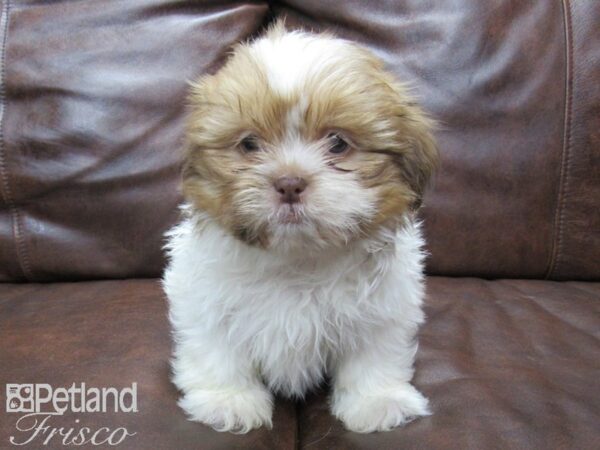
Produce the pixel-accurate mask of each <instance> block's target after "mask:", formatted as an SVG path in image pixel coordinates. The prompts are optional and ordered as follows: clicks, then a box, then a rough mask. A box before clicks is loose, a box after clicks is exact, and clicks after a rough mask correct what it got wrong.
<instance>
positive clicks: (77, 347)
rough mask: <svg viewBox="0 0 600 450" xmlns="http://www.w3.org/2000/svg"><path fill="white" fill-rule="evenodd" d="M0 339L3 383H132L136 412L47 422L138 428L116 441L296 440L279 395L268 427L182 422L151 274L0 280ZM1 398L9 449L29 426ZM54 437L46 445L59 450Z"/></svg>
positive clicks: (144, 445) (128, 444) (291, 414)
mask: <svg viewBox="0 0 600 450" xmlns="http://www.w3.org/2000/svg"><path fill="white" fill-rule="evenodd" d="M0 342H1V343H2V345H0V362H1V363H0V387H1V388H2V389H3V390H4V389H5V384H6V383H48V384H50V385H51V386H52V387H54V388H58V387H70V386H71V385H72V384H73V383H76V384H77V385H79V383H81V382H84V383H86V385H87V386H88V387H98V388H101V387H116V388H123V387H128V386H131V383H133V382H136V383H137V397H138V409H139V411H138V412H137V413H123V412H119V413H115V412H108V413H79V414H75V413H70V412H67V413H65V414H64V415H63V416H55V417H53V418H52V420H51V421H50V423H51V426H52V427H57V428H58V427H65V428H66V429H67V428H71V427H73V426H75V428H76V429H77V430H78V429H79V428H80V427H81V426H88V427H91V428H92V429H93V430H96V429H98V428H100V427H109V428H110V429H111V430H115V429H116V428H118V427H126V428H127V429H128V431H129V432H130V433H132V432H135V433H137V434H136V435H135V436H133V437H129V438H127V439H126V440H125V441H124V442H123V444H121V445H120V446H119V447H123V448H127V449H175V448H177V449H197V448H206V449H236V448H239V449H246V448H256V449H264V450H268V449H273V448H277V449H286V448H289V449H292V448H294V443H295V439H296V421H295V410H294V405H293V404H292V403H290V402H283V401H278V402H277V404H276V409H275V411H276V412H275V415H274V420H273V425H274V429H273V431H271V432H270V431H267V430H265V429H262V430H258V431H254V432H251V433H250V434H248V435H246V436H239V435H234V434H231V433H218V432H216V431H213V430H212V429H210V428H209V427H206V426H204V425H202V424H199V423H195V422H190V421H188V420H186V418H185V415H184V413H183V411H182V410H181V409H179V407H178V406H177V403H176V402H177V397H178V394H177V391H176V389H175V387H174V386H173V385H172V384H171V383H170V381H169V356H170V349H171V342H170V333H169V326H168V321H167V308H166V302H165V300H164V298H163V294H162V291H161V288H160V284H159V283H158V282H157V281H154V280H130V281H99V282H81V283H56V284H48V285H43V284H25V285H16V284H15V285H13V284H0ZM3 392H4V391H3ZM3 398H4V396H3ZM3 405H4V402H3ZM3 405H2V409H1V410H0V442H1V444H0V447H2V448H5V446H7V445H8V446H10V444H9V443H8V439H9V437H10V436H15V438H17V439H18V442H22V441H23V440H24V439H25V438H26V437H27V436H30V433H29V432H27V433H25V432H23V433H19V432H17V430H16V428H15V423H16V421H17V419H18V418H19V417H21V416H22V415H23V414H21V413H6V412H5V411H6V410H5V409H4V406H3ZM77 419H79V420H80V423H79V424H77V425H76V423H75V420H77ZM59 440H60V437H59V438H55V440H53V441H51V445H49V446H48V448H62V446H61V445H58V442H59ZM42 442H43V438H37V439H36V440H35V443H37V445H35V444H32V445H33V447H32V446H31V445H30V446H28V448H42V447H43V446H42ZM90 447H91V446H90ZM117 448H118V447H117Z"/></svg>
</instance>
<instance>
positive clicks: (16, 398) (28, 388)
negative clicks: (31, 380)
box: [6, 383, 34, 413]
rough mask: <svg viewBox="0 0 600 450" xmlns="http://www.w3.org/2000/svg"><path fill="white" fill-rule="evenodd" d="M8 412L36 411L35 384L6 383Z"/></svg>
mask: <svg viewBox="0 0 600 450" xmlns="http://www.w3.org/2000/svg"><path fill="white" fill-rule="evenodd" d="M6 412H26V413H27V412H34V405H33V385H32V384H14V383H9V384H7V385H6Z"/></svg>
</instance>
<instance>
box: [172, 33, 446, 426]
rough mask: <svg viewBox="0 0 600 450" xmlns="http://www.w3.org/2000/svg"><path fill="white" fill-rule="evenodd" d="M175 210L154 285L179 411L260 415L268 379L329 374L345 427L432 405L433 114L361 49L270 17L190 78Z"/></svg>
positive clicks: (288, 382)
mask: <svg viewBox="0 0 600 450" xmlns="http://www.w3.org/2000/svg"><path fill="white" fill-rule="evenodd" d="M190 106H191V114H190V118H189V123H188V128H187V144H186V148H187V149H186V155H185V164H184V170H183V192H184V195H185V198H186V204H185V206H183V208H182V210H183V216H184V217H183V220H182V222H181V223H180V224H179V225H177V226H175V227H174V228H173V229H172V230H171V231H169V232H168V233H167V236H168V244H167V246H166V248H167V251H168V256H169V264H168V267H167V269H166V272H165V274H164V279H163V285H164V290H165V292H166V295H167V297H168V300H169V306H170V321H171V324H172V327H173V335H174V340H175V349H174V357H173V361H172V369H173V382H174V383H175V385H176V386H177V387H178V388H179V390H180V391H181V393H182V397H181V399H180V401H179V405H180V406H181V408H183V410H184V411H185V412H186V413H187V415H188V416H189V418H190V419H191V420H195V421H199V422H203V423H205V424H207V425H210V426H212V427H213V428H214V429H216V430H218V431H233V432H238V433H245V432H247V431H249V430H251V429H253V428H257V427H260V426H267V427H271V417H272V410H273V394H274V393H279V394H281V395H284V396H289V397H296V398H297V397H302V396H303V395H304V394H305V393H306V392H307V390H309V389H311V388H313V387H315V386H317V385H319V383H321V382H322V381H323V379H324V376H328V377H330V378H331V381H332V383H333V392H332V395H331V412H332V413H333V414H334V415H335V416H336V417H337V418H339V419H340V420H341V421H342V422H343V423H344V425H345V426H346V427H347V428H348V429H349V430H352V431H357V432H371V431H384V430H390V429H391V428H393V427H395V426H398V425H401V424H403V423H405V422H407V421H408V420H410V419H411V418H414V417H417V416H422V415H426V414H428V413H429V410H428V404H427V400H426V398H425V397H424V396H423V395H421V393H419V392H418V391H417V390H416V389H415V388H414V387H413V386H412V385H411V384H410V381H411V378H412V376H413V360H414V356H415V352H416V349H417V344H416V341H415V336H416V333H417V329H418V327H419V324H421V323H422V322H423V320H424V316H423V312H422V310H421V303H422V299H423V294H424V292H423V289H424V288H423V274H422V270H423V251H422V246H423V239H422V237H421V232H420V231H419V224H418V223H417V222H416V221H415V218H414V212H415V211H416V209H417V208H418V207H419V205H420V204H421V198H422V195H423V190H424V188H425V186H426V184H427V181H428V179H429V178H430V175H431V173H432V171H433V169H434V167H435V165H436V161H437V157H438V155H437V150H436V147H435V144H434V141H433V138H432V136H431V134H430V128H431V122H430V121H429V120H428V119H427V118H426V116H425V115H424V113H423V112H422V111H421V110H420V109H419V108H418V107H417V105H415V103H413V101H411V99H410V98H409V97H408V96H407V94H406V92H405V90H404V88H403V87H402V85H400V84H399V83H398V82H396V81H395V80H394V78H393V77H392V76H391V75H390V74H389V73H387V72H386V71H385V70H384V68H383V64H382V62H381V61H380V60H379V59H377V58H376V57H375V56H373V55H372V54H371V53H369V52H368V51H367V50H365V49H363V48H361V47H359V46H357V45H355V44H353V43H350V42H348V41H345V40H342V39H338V38H336V37H334V36H331V35H328V34H311V33H305V32H297V31H296V32H287V31H286V30H285V28H284V26H283V25H282V24H281V23H279V24H277V25H275V26H273V27H272V28H271V29H270V30H269V31H268V32H267V33H266V34H265V35H264V36H263V37H261V38H258V39H256V40H254V41H253V42H250V43H244V44H239V45H237V46H236V47H235V48H234V50H233V52H232V55H231V57H230V58H229V60H228V61H227V62H226V64H225V66H224V67H223V68H222V69H221V70H220V71H219V72H217V73H216V74H215V75H208V76H205V77H203V78H201V79H200V80H199V81H198V82H196V83H195V84H193V85H192V91H191V96H190Z"/></svg>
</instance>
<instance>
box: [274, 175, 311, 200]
mask: <svg viewBox="0 0 600 450" xmlns="http://www.w3.org/2000/svg"><path fill="white" fill-rule="evenodd" d="M307 184H308V183H307V182H306V180H305V179H304V178H300V177H281V178H278V179H277V180H275V183H274V184H273V185H274V186H275V190H276V191H277V192H278V193H279V195H280V196H281V201H282V202H284V203H298V202H299V201H300V194H302V192H304V190H305V189H306V186H307Z"/></svg>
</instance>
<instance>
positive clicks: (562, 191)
mask: <svg viewBox="0 0 600 450" xmlns="http://www.w3.org/2000/svg"><path fill="white" fill-rule="evenodd" d="M562 7H563V18H564V33H565V61H566V65H567V67H566V71H565V75H566V80H565V121H564V133H563V151H562V158H561V166H560V183H559V191H558V199H557V202H556V212H555V217H554V240H553V247H552V254H551V259H550V263H549V264H548V270H547V272H546V277H545V278H546V279H548V278H550V277H552V276H553V275H555V274H556V271H557V267H558V266H559V263H560V259H561V256H562V246H563V233H564V228H563V224H564V221H565V214H566V213H565V203H566V198H567V191H568V187H569V178H570V177H569V175H570V171H569V169H570V167H571V155H572V151H571V144H572V140H571V122H572V119H573V118H572V103H573V28H572V23H571V4H570V2H569V0H563V1H562Z"/></svg>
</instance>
